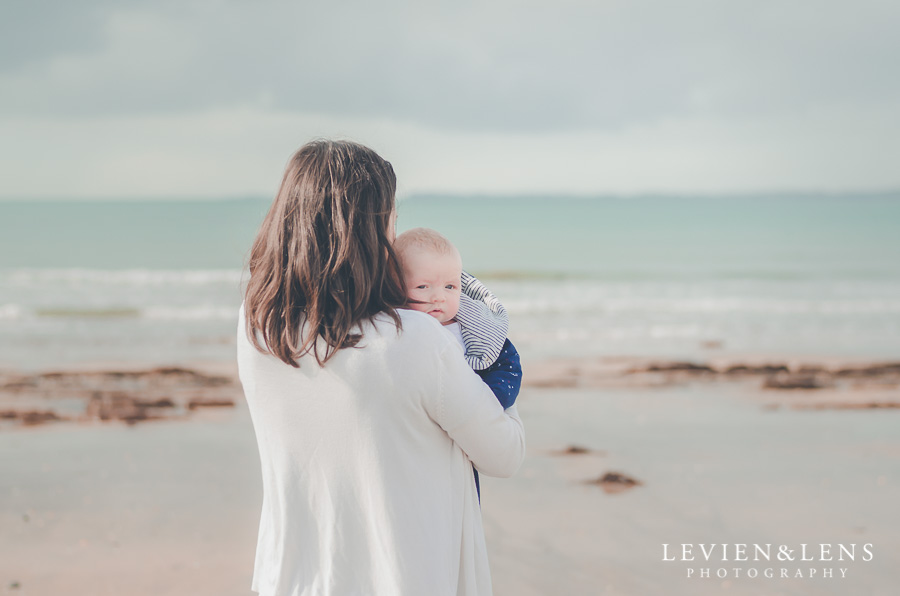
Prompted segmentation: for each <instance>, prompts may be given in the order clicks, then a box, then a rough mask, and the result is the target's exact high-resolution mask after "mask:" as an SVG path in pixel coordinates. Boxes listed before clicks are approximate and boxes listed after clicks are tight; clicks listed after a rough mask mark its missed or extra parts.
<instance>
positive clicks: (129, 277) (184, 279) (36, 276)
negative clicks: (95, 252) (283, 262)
mask: <svg viewBox="0 0 900 596" xmlns="http://www.w3.org/2000/svg"><path fill="white" fill-rule="evenodd" d="M248 278H249V273H248V272H247V271H241V270H238V269H185V270H175V269H168V270H163V269H119V270H107V269H77V268H76V269H12V270H8V271H0V280H3V281H5V282H6V283H8V284H10V285H14V286H32V285H37V284H48V283H54V282H64V283H92V284H110V285H132V286H162V285H194V286H200V285H209V284H233V285H239V284H240V283H241V282H242V281H244V280H246V279H248Z"/></svg>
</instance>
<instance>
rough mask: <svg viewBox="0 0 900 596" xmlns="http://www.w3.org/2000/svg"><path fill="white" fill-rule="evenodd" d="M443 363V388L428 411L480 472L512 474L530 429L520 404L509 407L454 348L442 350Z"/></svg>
mask: <svg viewBox="0 0 900 596" xmlns="http://www.w3.org/2000/svg"><path fill="white" fill-rule="evenodd" d="M440 364H441V366H440V371H439V379H440V390H439V393H438V396H437V400H435V401H432V402H430V403H431V404H432V407H431V409H432V410H433V411H430V412H429V414H430V415H431V417H432V418H433V419H434V420H435V421H436V422H437V423H438V424H439V425H440V426H441V427H442V428H443V429H444V430H445V431H447V434H448V435H450V438H452V439H453V440H454V441H455V442H456V444H457V445H459V446H460V448H462V450H463V451H465V452H466V455H468V456H469V459H470V460H472V463H473V464H475V467H476V468H477V469H478V471H479V472H482V473H484V474H486V475H488V476H498V477H502V478H506V477H509V476H512V475H513V474H515V472H516V470H518V469H519V466H520V465H522V460H523V459H524V458H525V429H524V427H523V426H522V420H521V419H520V418H519V414H518V411H517V410H516V407H515V406H513V407H511V408H509V409H507V410H504V409H503V406H501V405H500V403H499V402H498V401H497V399H496V398H495V397H494V394H493V393H492V392H491V389H490V388H489V387H488V386H487V385H486V384H485V383H484V382H483V381H482V380H481V378H480V377H479V376H478V375H477V374H475V373H474V372H473V371H472V369H471V368H470V367H469V365H468V364H467V363H466V361H465V359H464V358H463V357H462V354H460V352H459V351H458V349H456V348H455V347H452V348H446V349H444V350H443V352H441V357H440Z"/></svg>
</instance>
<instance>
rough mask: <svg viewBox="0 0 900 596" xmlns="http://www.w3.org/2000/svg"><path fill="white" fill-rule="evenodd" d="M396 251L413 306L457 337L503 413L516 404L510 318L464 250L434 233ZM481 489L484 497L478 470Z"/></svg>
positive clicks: (404, 241)
mask: <svg viewBox="0 0 900 596" xmlns="http://www.w3.org/2000/svg"><path fill="white" fill-rule="evenodd" d="M394 250H395V251H396V252H397V256H398V258H399V259H400V264H401V265H402V267H403V277H404V281H405V283H406V292H407V297H408V298H409V307H410V308H412V309H414V310H418V311H420V312H424V313H426V314H429V315H431V316H432V317H434V318H435V319H437V320H438V322H439V323H441V325H443V326H444V328H445V329H447V331H449V332H450V333H452V334H453V335H454V336H455V337H456V339H457V340H458V341H459V343H460V345H461V346H462V347H463V352H464V353H465V355H466V360H467V361H468V363H469V365H470V366H471V367H472V368H473V370H475V372H476V373H478V375H479V376H481V378H482V380H483V381H484V382H485V383H487V385H488V386H489V387H490V388H491V391H493V392H494V395H495V396H496V397H497V400H498V401H499V402H500V404H501V405H502V406H503V408H504V409H505V408H508V407H510V406H511V405H513V404H514V403H515V401H516V397H517V396H518V395H519V388H520V386H521V384H522V366H521V365H520V363H519V354H518V352H516V348H515V347H514V346H513V345H512V343H511V342H510V341H509V339H507V337H506V333H507V330H508V327H509V317H508V316H507V314H506V309H505V308H503V305H502V304H500V301H499V300H497V298H496V297H494V295H493V294H491V292H490V291H488V289H487V288H485V287H484V285H482V283H481V282H480V281H478V280H477V279H475V278H474V277H472V276H471V275H469V274H468V273H466V272H465V271H463V269H462V259H461V257H460V255H459V251H458V250H456V247H455V246H453V244H452V243H451V242H450V241H449V240H447V239H446V238H445V237H444V236H442V235H441V234H439V233H438V232H436V231H434V230H431V229H428V228H413V229H411V230H408V231H406V232H403V233H402V234H400V235H399V236H397V240H396V241H395V242H394ZM475 486H476V487H477V488H478V494H479V498H480V495H481V487H480V485H479V482H478V472H477V471H476V472H475Z"/></svg>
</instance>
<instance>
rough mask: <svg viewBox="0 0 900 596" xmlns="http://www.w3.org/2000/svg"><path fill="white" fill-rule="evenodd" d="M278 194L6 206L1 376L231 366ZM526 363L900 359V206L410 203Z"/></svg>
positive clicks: (856, 202) (844, 202) (404, 205)
mask: <svg viewBox="0 0 900 596" xmlns="http://www.w3.org/2000/svg"><path fill="white" fill-rule="evenodd" d="M268 204H269V199H229V200H207V201H197V200H192V201H188V200H185V201H174V200H167V201H162V200H161V201H28V202H25V201H21V202H18V201H6V202H0V368H5V369H38V368H41V369H43V368H52V367H55V366H70V365H81V364H98V363H134V364H185V363H191V362H198V361H225V360H231V359H233V357H234V336H235V331H236V314H237V309H238V307H239V305H240V301H241V283H242V281H243V280H246V278H247V275H248V274H247V273H246V271H245V270H244V265H245V262H246V256H247V252H248V250H249V248H250V244H251V242H252V240H253V237H254V235H255V233H256V230H257V228H258V226H259V224H260V222H261V220H262V218H263V216H264V215H265V212H266V210H267V208H268ZM414 226H427V227H431V228H435V229H437V230H439V231H441V232H442V233H443V234H445V235H446V236H448V237H449V238H450V239H451V240H452V241H453V242H454V243H455V244H456V245H457V246H458V247H459V249H460V252H461V253H462V256H463V263H464V267H465V268H466V269H467V270H469V271H470V272H472V273H474V274H476V275H477V276H479V277H480V278H481V279H482V280H483V281H484V282H485V283H487V285H488V286H489V287H490V288H491V289H492V290H493V291H494V292H495V293H496V294H497V296H498V297H499V298H500V299H501V301H503V303H504V304H505V305H506V306H507V308H508V310H509V312H510V319H511V328H510V329H511V330H510V337H511V339H512V340H513V342H514V343H515V344H516V345H517V347H518V348H519V350H520V352H521V353H522V355H523V359H525V360H526V361H528V360H538V359H544V358H553V357H567V356H576V355H585V356H591V355H615V356H653V357H660V358H680V359H695V360H703V359H707V358H710V357H713V356H721V355H726V356H729V355H766V356H768V355H771V356H772V357H803V358H806V357H808V358H809V359H811V360H814V359H815V358H821V357H840V358H847V359H856V358H864V359H896V358H897V357H898V356H900V194H894V195H890V194H888V195H879V196H858V197H857V196H815V195H809V196H793V197H791V196H778V195H771V196H758V197H751V196H741V197H665V196H654V197H634V198H566V197H552V196H546V197H504V198H496V197H441V196H420V197H411V198H408V199H405V200H402V201H401V202H400V205H399V221H398V228H399V229H400V230H401V231H402V230H404V229H407V228H410V227H414Z"/></svg>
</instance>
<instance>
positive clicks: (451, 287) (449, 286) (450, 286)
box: [446, 284, 456, 290]
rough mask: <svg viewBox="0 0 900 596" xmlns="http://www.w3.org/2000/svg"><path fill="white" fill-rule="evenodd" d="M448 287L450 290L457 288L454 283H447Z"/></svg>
mask: <svg viewBox="0 0 900 596" xmlns="http://www.w3.org/2000/svg"><path fill="white" fill-rule="evenodd" d="M446 288H447V289H448V290H455V289H456V286H455V285H453V284H447V286H446Z"/></svg>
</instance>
